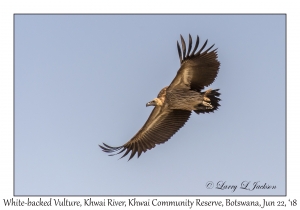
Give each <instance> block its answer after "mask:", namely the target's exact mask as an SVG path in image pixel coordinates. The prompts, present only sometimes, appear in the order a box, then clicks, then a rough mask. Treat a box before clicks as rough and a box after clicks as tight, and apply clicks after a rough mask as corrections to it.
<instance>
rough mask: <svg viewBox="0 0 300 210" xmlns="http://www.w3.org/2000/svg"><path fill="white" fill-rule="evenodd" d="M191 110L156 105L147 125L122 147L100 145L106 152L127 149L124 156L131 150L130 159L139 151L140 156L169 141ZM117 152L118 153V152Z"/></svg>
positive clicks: (119, 151)
mask: <svg viewBox="0 0 300 210" xmlns="http://www.w3.org/2000/svg"><path fill="white" fill-rule="evenodd" d="M190 115H191V112H190V111H186V110H170V109H167V108H166V107H165V106H156V107H155V108H154V109H153V110H152V112H151V114H150V116H149V118H148V120H147V122H146V123H145V125H144V126H143V127H142V128H141V129H140V130H139V132H138V133H137V134H136V135H135V136H134V137H133V138H132V139H131V140H129V141H128V142H127V143H126V144H124V145H123V146H120V147H111V146H108V145H107V144H105V143H103V145H104V146H101V145H99V146H100V147H101V148H102V150H103V151H104V152H108V153H114V154H111V155H116V154H119V153H122V152H124V151H125V153H124V155H123V156H122V157H121V158H123V157H124V156H126V155H127V154H128V153H129V152H130V151H131V155H130V157H129V160H130V159H131V158H132V157H133V156H134V155H135V154H136V153H138V157H139V156H140V155H141V154H142V152H146V151H147V150H149V149H152V148H153V147H155V145H156V144H162V143H164V142H166V141H168V140H169V139H170V138H171V137H172V136H173V135H174V134H175V133H176V132H177V131H178V130H179V129H180V128H181V127H182V126H183V125H184V124H185V122H186V121H187V120H188V119H189V117H190ZM116 152H117V153H116Z"/></svg>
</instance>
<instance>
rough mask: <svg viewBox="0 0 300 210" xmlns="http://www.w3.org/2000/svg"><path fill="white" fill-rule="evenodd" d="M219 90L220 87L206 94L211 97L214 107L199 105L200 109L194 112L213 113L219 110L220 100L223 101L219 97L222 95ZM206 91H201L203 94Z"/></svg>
mask: <svg viewBox="0 0 300 210" xmlns="http://www.w3.org/2000/svg"><path fill="white" fill-rule="evenodd" d="M219 90H220V89H215V90H211V91H210V92H209V93H208V94H206V97H208V98H209V99H210V103H211V105H212V106H213V108H212V109H206V107H204V106H202V107H199V109H198V110H194V112H195V113H197V114H200V113H211V112H214V111H215V110H217V109H218V108H219V106H220V104H219V101H221V99H220V98H219V96H220V95H221V93H219ZM204 93H205V92H201V94H203V95H204Z"/></svg>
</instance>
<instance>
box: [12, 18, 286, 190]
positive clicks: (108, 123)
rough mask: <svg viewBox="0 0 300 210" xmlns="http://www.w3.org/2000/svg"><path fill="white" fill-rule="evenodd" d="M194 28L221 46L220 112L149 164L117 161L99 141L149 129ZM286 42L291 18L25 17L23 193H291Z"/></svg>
mask: <svg viewBox="0 0 300 210" xmlns="http://www.w3.org/2000/svg"><path fill="white" fill-rule="evenodd" d="M189 33H190V34H191V35H192V37H193V38H194V40H195V37H196V36H197V35H199V37H200V41H201V42H200V44H202V43H203V42H204V40H206V39H208V45H209V46H210V45H211V44H215V46H216V47H217V48H218V54H219V61H220V62H221V67H220V72H219V75H218V77H217V79H216V80H215V82H214V83H213V84H212V86H211V87H212V88H220V92H221V94H222V95H221V99H222V101H221V107H220V109H219V110H218V111H217V112H215V113H213V114H205V115H196V114H193V115H192V116H191V118H190V120H189V121H188V122H187V123H186V125H185V126H184V127H183V128H182V129H181V130H179V132H178V133H177V134H175V135H174V136H173V137H172V138H171V139H170V140H169V141H168V142H166V143H165V144H162V145H158V146H156V147H155V148H154V149H152V150H150V151H147V152H146V153H143V154H142V155H141V157H140V158H139V159H137V158H136V157H135V158H133V159H132V160H131V161H129V162H127V159H128V157H126V158H123V159H121V160H118V158H119V157H120V156H115V157H109V156H107V154H106V153H103V152H102V151H101V149H100V148H99V147H98V144H101V143H102V142H105V143H107V144H109V145H111V146H120V145H122V144H124V143H125V142H127V141H128V140H129V139H130V138H131V137H132V136H133V135H134V134H135V133H136V132H137V131H138V130H139V129H140V128H141V126H142V125H143V124H144V122H145V121H146V120H147V118H148V116H149V114H150V112H151V110H152V108H150V107H147V108H146V107H145V104H146V102H148V101H150V100H151V99H153V98H154V97H156V95H157V93H158V92H159V91H160V89H161V88H162V87H164V86H167V85H169V83H170V82H171V81H172V79H173V78H174V76H175V75H176V72H177V70H178V68H179V59H178V55H177V48H176V41H177V40H179V38H180V34H182V35H183V37H184V38H185V39H187V38H188V34H189ZM285 39H286V37H285V16H284V15H16V16H15V195H284V194H285ZM208 181H212V182H214V183H215V184H216V183H217V182H218V181H226V184H227V185H238V187H239V186H240V185H241V183H242V182H243V181H251V185H252V183H253V182H255V181H260V184H262V185H263V184H264V183H267V184H269V185H276V189H275V190H254V191H247V190H242V189H237V190H236V191H235V192H231V191H230V190H218V189H215V188H213V189H207V188H206V186H205V185H206V183H207V182H208Z"/></svg>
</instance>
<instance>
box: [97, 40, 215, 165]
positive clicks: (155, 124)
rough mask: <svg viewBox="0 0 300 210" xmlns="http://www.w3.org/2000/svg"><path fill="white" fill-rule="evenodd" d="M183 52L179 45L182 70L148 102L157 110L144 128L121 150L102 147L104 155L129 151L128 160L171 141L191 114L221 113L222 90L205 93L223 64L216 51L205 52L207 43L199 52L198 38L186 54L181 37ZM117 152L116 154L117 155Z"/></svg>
mask: <svg viewBox="0 0 300 210" xmlns="http://www.w3.org/2000/svg"><path fill="white" fill-rule="evenodd" d="M181 44H182V49H181V48H180V46H179V44H178V42H177V48H178V53H179V59H180V63H181V66H180V68H179V70H178V72H177V75H176V77H175V78H174V79H173V81H172V82H171V84H170V85H169V86H167V87H164V88H163V89H162V90H161V91H160V92H159V94H158V95H157V98H155V99H153V100H152V101H150V102H148V103H147V104H146V106H155V107H154V109H153V110H152V112H151V114H150V116H149V118H148V120H147V121H146V123H145V125H144V126H143V127H142V128H141V129H140V130H139V131H138V132H137V134H136V135H135V136H134V137H132V139H131V140H129V141H128V142H127V143H125V144H124V145H123V146H120V147H111V146H108V145H107V144H104V143H103V145H104V146H101V145H99V146H100V147H101V148H102V150H103V151H104V152H108V153H113V154H112V155H115V154H119V153H122V152H124V151H125V153H124V154H123V156H122V157H124V156H126V155H127V154H128V153H129V152H130V151H131V155H130V157H129V160H130V159H131V158H132V157H133V156H134V155H135V154H136V153H138V157H139V156H140V155H141V153H142V152H146V151H147V150H149V149H152V148H153V147H155V145H156V144H161V143H164V142H166V141H167V140H169V139H170V138H171V137H172V136H173V135H174V134H175V133H176V132H177V131H178V130H179V129H180V128H181V127H182V126H183V125H184V124H185V122H186V121H187V120H188V119H189V117H190V115H191V113H192V111H194V112H196V113H197V114H200V113H210V112H214V111H215V110H216V109H218V107H219V106H220V105H219V101H220V99H219V96H220V93H219V92H218V90H219V89H216V90H212V89H209V90H206V91H202V90H203V89H204V87H206V86H209V85H210V84H211V83H212V82H213V81H214V80H215V78H216V76H217V74H218V71H219V66H220V63H219V61H218V60H217V52H216V49H215V50H212V51H209V50H210V49H211V48H212V47H213V46H211V47H210V48H209V49H207V50H205V51H203V49H204V48H205V46H206V44H207V40H206V42H205V43H204V45H203V46H202V47H201V49H200V50H199V51H198V52H196V51H197V48H198V45H199V37H198V36H197V40H196V44H195V46H194V49H193V51H192V52H191V50H192V38H191V36H189V46H188V49H187V50H188V51H187V52H186V45H185V41H184V39H183V38H182V36H181ZM115 152H117V153H115Z"/></svg>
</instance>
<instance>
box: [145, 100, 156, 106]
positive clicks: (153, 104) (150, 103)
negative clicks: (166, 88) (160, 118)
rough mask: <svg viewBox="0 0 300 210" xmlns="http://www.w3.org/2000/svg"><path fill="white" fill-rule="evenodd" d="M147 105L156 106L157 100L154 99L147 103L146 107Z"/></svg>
mask: <svg viewBox="0 0 300 210" xmlns="http://www.w3.org/2000/svg"><path fill="white" fill-rule="evenodd" d="M147 106H156V101H154V100H153V101H150V102H148V103H146V107H147Z"/></svg>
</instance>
